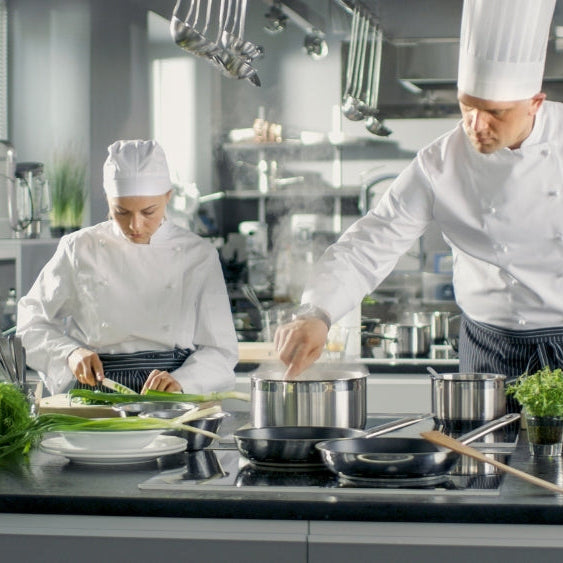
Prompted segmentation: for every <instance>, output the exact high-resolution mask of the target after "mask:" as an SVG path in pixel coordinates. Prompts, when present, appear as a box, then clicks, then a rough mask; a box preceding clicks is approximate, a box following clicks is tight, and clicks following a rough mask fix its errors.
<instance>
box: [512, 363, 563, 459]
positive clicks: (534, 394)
mask: <svg viewBox="0 0 563 563" xmlns="http://www.w3.org/2000/svg"><path fill="white" fill-rule="evenodd" d="M506 392H507V394H509V395H512V396H514V398H515V399H516V400H517V401H518V403H520V405H522V409H523V414H524V416H525V419H526V424H527V428H528V441H529V443H530V453H531V454H532V455H561V450H562V445H563V370H561V369H560V368H557V369H553V370H552V369H551V368H550V367H549V366H547V367H544V368H543V369H541V370H539V371H537V372H536V373H533V374H527V373H525V374H523V375H521V376H520V377H519V378H518V379H517V380H516V381H515V382H514V383H512V384H510V385H508V386H507V390H506Z"/></svg>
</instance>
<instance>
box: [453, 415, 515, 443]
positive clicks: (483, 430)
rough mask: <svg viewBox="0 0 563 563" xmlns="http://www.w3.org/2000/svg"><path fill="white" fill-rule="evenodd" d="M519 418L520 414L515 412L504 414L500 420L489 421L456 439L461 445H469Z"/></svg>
mask: <svg viewBox="0 0 563 563" xmlns="http://www.w3.org/2000/svg"><path fill="white" fill-rule="evenodd" d="M519 418H520V413H517V412H513V413H509V414H505V415H504V416H501V417H500V418H497V419H495V420H491V421H490V422H487V423H486V424H483V426H479V428H475V430H472V431H471V432H468V433H467V434H463V435H462V436H460V437H459V438H458V441H460V442H461V443H462V444H471V442H474V441H475V440H478V439H479V438H481V437H483V436H484V435H485V434H488V433H489V432H493V430H498V429H499V428H502V427H503V426H506V425H508V424H510V423H511V422H514V421H515V420H518V419H519Z"/></svg>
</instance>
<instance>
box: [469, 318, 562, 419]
mask: <svg viewBox="0 0 563 563" xmlns="http://www.w3.org/2000/svg"><path fill="white" fill-rule="evenodd" d="M546 366H549V367H550V368H551V369H555V368H558V367H563V327H550V328H539V329H533V330H522V331H520V330H508V329H505V328H500V327H497V326H493V325H489V324H485V323H480V322H477V321H473V320H471V319H469V318H468V317H467V316H466V315H462V317H461V325H460V331H459V371H460V373H502V374H504V375H506V378H507V379H506V382H507V383H508V382H510V381H513V380H514V379H516V377H518V376H519V375H522V374H523V373H526V372H527V373H535V372H536V371H538V370H540V369H542V368H544V367H546ZM507 410H508V412H517V411H519V410H520V409H519V407H518V405H517V404H516V402H515V400H514V399H513V398H512V397H510V396H509V397H507Z"/></svg>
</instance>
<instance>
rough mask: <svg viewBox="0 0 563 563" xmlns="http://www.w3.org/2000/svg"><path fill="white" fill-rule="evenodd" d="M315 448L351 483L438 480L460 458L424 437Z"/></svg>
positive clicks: (481, 431)
mask: <svg viewBox="0 0 563 563" xmlns="http://www.w3.org/2000/svg"><path fill="white" fill-rule="evenodd" d="M519 418H520V415H519V414H518V413H512V414H507V415H505V416H503V417H501V418H498V419H497V420H493V421H490V422H488V423H487V424H484V425H483V426H480V427H479V428H477V429H475V430H473V431H471V432H469V433H467V434H464V435H463V436H460V437H459V438H458V440H459V441H460V442H462V443H463V444H469V443H471V442H474V441H475V440H478V439H479V438H481V437H482V436H484V435H485V434H488V433H489V432H492V431H493V430H497V429H499V428H502V427H503V426H506V425H507V424H510V423H511V422H514V421H515V420H517V419H519ZM315 447H316V448H317V449H318V450H319V452H320V453H321V457H322V460H323V462H324V464H325V465H326V467H328V469H330V470H331V471H332V472H333V473H336V474H337V475H339V476H341V477H344V478H346V479H350V480H370V479H372V480H382V479H385V480H391V479H402V480H406V479H422V478H427V477H436V476H440V475H445V474H447V473H449V472H450V470H451V469H453V467H454V465H455V464H456V463H457V461H458V460H459V458H460V455H459V454H458V453H455V452H453V451H451V450H449V449H447V448H444V447H440V446H435V445H434V444H432V443H430V442H429V441H427V440H425V439H423V438H399V437H396V438H391V437H386V438H351V439H348V440H329V441H326V442H319V443H317V445H316V446H315Z"/></svg>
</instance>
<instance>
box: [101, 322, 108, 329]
mask: <svg viewBox="0 0 563 563" xmlns="http://www.w3.org/2000/svg"><path fill="white" fill-rule="evenodd" d="M101 327H102V328H108V327H109V324H108V323H106V322H105V321H104V322H103V323H102V324H101Z"/></svg>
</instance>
